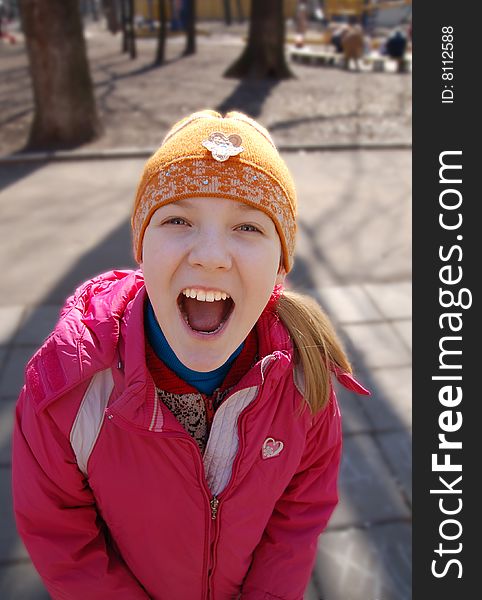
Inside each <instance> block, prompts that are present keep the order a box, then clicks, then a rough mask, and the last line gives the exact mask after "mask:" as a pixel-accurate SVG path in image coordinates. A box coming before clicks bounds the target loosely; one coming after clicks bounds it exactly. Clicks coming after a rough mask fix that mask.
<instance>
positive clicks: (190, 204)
mask: <svg viewBox="0 0 482 600" xmlns="http://www.w3.org/2000/svg"><path fill="white" fill-rule="evenodd" d="M228 199H229V198H228ZM196 202H198V201H197V200H190V199H189V198H183V199H182V200H177V202H175V203H174V204H175V205H176V206H180V207H181V208H195V204H196ZM233 202H237V203H238V207H239V209H240V210H244V211H252V210H255V211H256V212H259V208H256V206H252V205H251V204H246V203H245V202H242V201H239V200H233ZM261 212H263V211H261Z"/></svg>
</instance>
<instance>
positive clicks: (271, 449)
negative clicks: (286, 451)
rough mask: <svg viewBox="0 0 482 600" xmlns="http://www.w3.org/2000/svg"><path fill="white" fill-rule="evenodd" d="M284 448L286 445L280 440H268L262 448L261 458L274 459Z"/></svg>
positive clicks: (270, 438)
mask: <svg viewBox="0 0 482 600" xmlns="http://www.w3.org/2000/svg"><path fill="white" fill-rule="evenodd" d="M283 448H284V444H283V442H281V441H280V440H275V439H274V438H272V437H269V438H266V439H265V440H264V442H263V447H262V448H261V456H262V457H263V459H265V458H273V457H275V456H278V454H280V452H281V450H283Z"/></svg>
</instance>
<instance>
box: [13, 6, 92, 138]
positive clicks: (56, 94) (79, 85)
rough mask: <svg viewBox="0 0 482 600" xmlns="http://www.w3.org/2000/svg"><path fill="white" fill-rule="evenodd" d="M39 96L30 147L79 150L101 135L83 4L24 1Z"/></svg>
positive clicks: (35, 91) (23, 14)
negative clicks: (87, 48)
mask: <svg viewBox="0 0 482 600" xmlns="http://www.w3.org/2000/svg"><path fill="white" fill-rule="evenodd" d="M19 7H20V12H21V17H22V22H23V30H24V33H25V36H26V45H27V53H28V58H29V63H30V73H31V78H32V87H33V95H34V105H35V110H34V119H33V123H32V126H31V129H30V136H29V140H28V144H27V145H28V147H29V148H66V147H74V146H77V145H79V144H81V143H83V142H87V141H89V140H92V139H93V138H95V137H96V136H97V135H98V134H99V133H100V129H101V128H100V123H99V120H98V117H97V111H96V106H95V99H94V92H93V88H92V80H91V77H90V72H89V65H88V62H87V54H86V47H85V40H84V35H83V30H82V19H81V16H80V9H79V3H78V0H20V2H19Z"/></svg>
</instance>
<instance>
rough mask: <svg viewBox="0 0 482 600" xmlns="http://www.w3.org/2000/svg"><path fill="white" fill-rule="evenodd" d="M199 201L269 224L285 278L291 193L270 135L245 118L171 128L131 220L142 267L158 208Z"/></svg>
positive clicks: (235, 115)
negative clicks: (230, 205) (261, 217)
mask: <svg viewBox="0 0 482 600" xmlns="http://www.w3.org/2000/svg"><path fill="white" fill-rule="evenodd" d="M196 196H200V197H202V196H204V197H218V198H219V197H220V198H226V199H230V200H238V201H239V202H244V203H246V204H249V205H251V206H254V207H255V208H257V209H259V210H262V211H264V212H265V213H266V214H267V215H269V216H270V217H271V219H272V220H273V222H274V224H275V226H276V230H277V232H278V235H279V237H280V240H281V245H282V248H283V263H284V267H285V270H286V272H288V271H290V269H291V267H292V266H293V253H294V246H295V235H296V192H295V187H294V183H293V180H292V178H291V175H290V173H289V171H288V168H287V166H286V164H285V162H284V161H283V159H282V158H281V156H280V155H279V153H278V151H277V149H276V146H275V145H274V143H273V140H272V139H271V137H270V135H269V133H268V132H267V131H266V129H264V127H262V126H261V125H259V124H258V123H257V122H256V121H254V120H253V119H251V118H250V117H248V116H246V115H244V114H242V113H239V112H230V113H228V114H227V115H226V116H225V117H223V116H222V115H220V114H219V113H217V112H215V111H213V110H203V111H200V112H196V113H193V114H192V115H190V116H188V117H186V118H184V119H182V120H181V121H179V122H178V123H176V124H175V125H174V127H173V128H172V129H171V130H170V131H169V133H168V134H167V135H166V137H165V138H164V141H163V142H162V145H161V147H160V148H159V149H158V150H157V152H155V153H154V154H153V155H152V156H151V158H149V160H148V161H147V163H146V165H145V167H144V171H143V173H142V176H141V180H140V182H139V186H138V188H137V194H136V199H135V204H134V210H133V214H132V219H131V224H132V231H133V243H134V254H135V258H136V260H137V261H138V262H141V261H142V242H143V238H144V231H145V229H146V227H147V226H148V224H149V221H150V219H151V216H152V214H153V213H154V212H155V211H156V210H157V209H158V208H159V207H161V206H163V205H165V204H169V203H171V202H176V200H181V199H183V198H189V197H196Z"/></svg>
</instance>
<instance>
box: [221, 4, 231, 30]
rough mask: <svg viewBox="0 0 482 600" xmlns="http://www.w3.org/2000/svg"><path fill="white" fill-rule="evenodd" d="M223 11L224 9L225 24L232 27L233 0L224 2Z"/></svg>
mask: <svg viewBox="0 0 482 600" xmlns="http://www.w3.org/2000/svg"><path fill="white" fill-rule="evenodd" d="M223 9H224V22H225V24H226V25H228V27H229V25H231V23H232V22H233V19H232V16H231V0H223Z"/></svg>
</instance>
